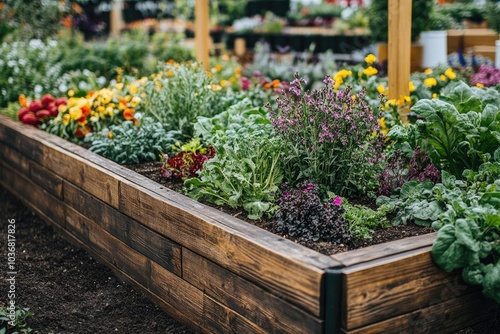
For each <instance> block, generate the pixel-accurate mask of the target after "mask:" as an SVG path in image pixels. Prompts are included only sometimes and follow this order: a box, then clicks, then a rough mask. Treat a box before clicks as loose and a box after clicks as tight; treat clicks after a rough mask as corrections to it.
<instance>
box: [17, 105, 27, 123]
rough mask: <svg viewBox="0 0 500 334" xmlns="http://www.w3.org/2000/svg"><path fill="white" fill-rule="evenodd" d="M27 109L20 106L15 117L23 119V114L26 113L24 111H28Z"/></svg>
mask: <svg viewBox="0 0 500 334" xmlns="http://www.w3.org/2000/svg"><path fill="white" fill-rule="evenodd" d="M28 112H29V110H28V108H21V109H19V111H18V112H17V117H18V118H19V119H20V120H22V119H23V116H24V115H26V113H28Z"/></svg>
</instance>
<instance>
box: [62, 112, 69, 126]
mask: <svg viewBox="0 0 500 334" xmlns="http://www.w3.org/2000/svg"><path fill="white" fill-rule="evenodd" d="M69 120H70V116H69V114H65V115H64V116H63V119H62V123H63V124H64V125H68V124H69Z"/></svg>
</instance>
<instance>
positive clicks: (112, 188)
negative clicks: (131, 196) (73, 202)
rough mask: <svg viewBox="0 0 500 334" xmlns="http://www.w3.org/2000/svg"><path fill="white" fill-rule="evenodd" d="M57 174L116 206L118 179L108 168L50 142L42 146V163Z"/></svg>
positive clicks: (117, 201)
mask: <svg viewBox="0 0 500 334" xmlns="http://www.w3.org/2000/svg"><path fill="white" fill-rule="evenodd" d="M42 164H43V165H44V166H46V167H47V168H48V169H50V170H52V171H53V172H54V173H56V174H57V175H60V176H61V177H63V178H64V179H66V180H68V181H70V182H71V183H74V184H76V185H78V186H79V187H81V188H82V189H84V190H86V191H88V192H89V193H91V194H92V195H94V196H96V197H97V198H99V199H100V200H102V201H104V202H106V203H108V204H110V205H111V206H113V207H115V208H118V203H119V200H118V193H119V191H118V184H119V179H118V177H117V176H116V175H113V174H112V173H110V172H109V171H108V170H106V169H104V168H101V167H100V166H98V165H96V164H93V163H91V162H88V161H86V160H85V159H83V158H80V157H78V156H76V155H74V154H72V153H69V152H67V151H65V150H64V149H61V148H60V147H57V146H55V145H52V144H50V143H45V145H44V146H43V163H42Z"/></svg>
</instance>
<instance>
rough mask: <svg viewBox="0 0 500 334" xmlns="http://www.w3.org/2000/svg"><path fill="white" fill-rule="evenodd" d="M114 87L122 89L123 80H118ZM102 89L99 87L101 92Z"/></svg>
mask: <svg viewBox="0 0 500 334" xmlns="http://www.w3.org/2000/svg"><path fill="white" fill-rule="evenodd" d="M115 88H116V89H118V90H122V89H123V82H119V83H117V84H116V85H115ZM102 91H103V90H102V89H101V92H102Z"/></svg>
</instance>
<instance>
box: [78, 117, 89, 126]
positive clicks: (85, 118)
mask: <svg viewBox="0 0 500 334" xmlns="http://www.w3.org/2000/svg"><path fill="white" fill-rule="evenodd" d="M78 124H80V125H85V124H87V116H82V117H80V118H79V119H78Z"/></svg>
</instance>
